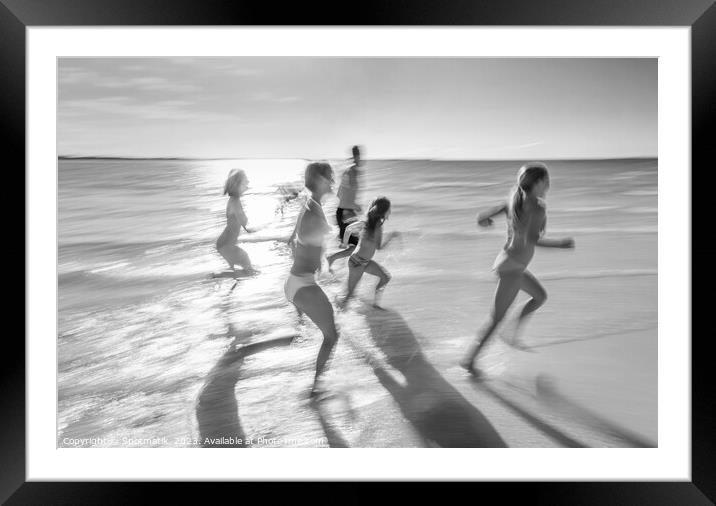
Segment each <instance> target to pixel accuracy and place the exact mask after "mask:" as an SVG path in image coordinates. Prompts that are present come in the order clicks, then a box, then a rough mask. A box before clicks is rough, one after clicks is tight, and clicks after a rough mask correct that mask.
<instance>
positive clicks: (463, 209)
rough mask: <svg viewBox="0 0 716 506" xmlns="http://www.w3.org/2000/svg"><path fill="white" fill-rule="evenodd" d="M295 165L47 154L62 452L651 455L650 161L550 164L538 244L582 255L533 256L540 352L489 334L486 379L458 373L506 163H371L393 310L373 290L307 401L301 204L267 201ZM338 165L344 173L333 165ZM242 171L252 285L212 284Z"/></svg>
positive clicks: (330, 291) (494, 240)
mask: <svg viewBox="0 0 716 506" xmlns="http://www.w3.org/2000/svg"><path fill="white" fill-rule="evenodd" d="M305 164H306V162H305V161H304V160H129V159H117V160H109V159H104V160H103V159H77V160H72V159H61V160H59V166H58V301H57V304H58V320H57V326H58V335H57V339H58V357H57V358H58V362H57V380H58V392H57V394H58V406H57V446H58V447H74V446H84V447H87V446H104V447H130V446H131V447H192V446H242V447H266V446H279V447H324V446H352V447H423V446H502V445H503V444H504V445H505V446H511V447H552V446H589V447H625V446H655V445H656V444H657V322H658V318H657V266H658V254H657V224H658V221H657V196H658V192H657V160H656V159H629V160H589V161H551V162H550V161H547V164H548V166H549V169H550V175H551V188H550V191H549V193H548V195H547V214H548V221H547V232H546V234H547V236H551V237H564V236H571V237H573V238H574V239H575V243H576V247H575V249H574V250H563V249H548V248H538V249H537V251H536V253H535V257H534V260H533V261H532V264H531V265H530V270H531V272H533V273H534V274H535V275H536V276H537V278H538V279H539V280H540V281H541V282H542V283H543V285H544V287H545V288H546V290H547V293H548V300H547V302H546V304H545V305H544V306H543V307H542V308H540V309H539V310H538V311H537V312H536V313H535V314H534V316H533V317H532V319H531V320H530V321H529V323H528V324H527V328H526V330H525V334H524V339H525V343H526V344H528V345H530V346H532V352H522V351H518V350H515V349H512V348H510V347H508V346H506V345H505V344H504V343H503V342H502V341H501V340H500V339H499V338H498V337H497V336H496V337H495V338H494V339H493V341H492V342H491V343H490V345H488V347H487V348H486V350H485V355H484V356H482V357H481V358H480V359H479V362H478V365H479V366H480V367H481V368H483V369H484V370H485V371H486V379H485V380H484V381H482V382H480V383H479V384H476V383H474V382H471V381H470V380H469V379H468V378H466V377H465V375H464V374H462V372H461V370H460V369H459V367H457V365H456V364H457V361H458V360H459V359H460V357H461V356H462V354H463V353H464V349H465V347H466V346H467V345H468V343H469V342H470V340H471V339H473V338H474V335H475V332H476V330H477V329H478V328H479V327H480V326H481V325H482V324H483V323H484V321H485V320H486V318H487V316H488V314H489V311H490V305H491V302H492V296H493V293H494V289H495V284H496V283H495V278H494V276H493V274H492V272H491V266H492V262H493V260H494V258H495V256H496V254H497V253H498V251H499V249H500V248H501V247H502V244H503V242H504V240H505V234H506V224H505V220H504V218H502V217H498V218H496V219H495V225H494V226H493V227H492V228H490V229H485V228H478V227H477V226H476V224H475V215H476V212H477V211H478V210H480V209H482V208H485V207H489V206H492V205H494V204H496V203H498V202H500V201H502V200H504V199H505V198H506V196H507V194H508V192H509V190H510V188H511V186H512V184H513V183H514V179H515V176H516V172H517V169H518V168H519V165H520V162H513V161H495V162H489V161H433V160H369V161H367V162H366V164H365V167H364V177H363V187H362V189H361V192H360V194H359V200H360V202H361V204H362V205H363V208H364V209H367V208H368V204H369V202H370V201H371V200H372V199H374V198H375V197H378V196H386V197H388V198H389V199H390V200H391V202H392V214H391V216H390V218H389V220H388V221H387V222H386V225H385V230H386V232H387V231H390V230H398V231H401V232H402V240H396V241H394V242H393V243H391V244H390V245H389V246H388V247H387V248H386V249H384V250H381V251H379V252H378V253H377V254H376V257H375V260H376V261H378V262H379V263H380V264H382V265H383V266H384V267H385V268H386V269H387V270H388V271H389V272H390V273H391V274H392V281H391V282H390V284H389V285H388V287H387V288H386V290H385V295H384V298H383V304H384V306H385V308H386V310H385V311H382V312H381V311H379V310H376V309H373V308H372V307H371V306H370V302H371V299H372V291H373V287H374V286H375V283H376V281H377V280H376V278H373V277H371V276H370V275H365V276H364V277H363V279H362V280H361V282H360V284H359V286H358V289H357V292H356V294H357V297H356V300H355V301H353V302H352V303H351V304H350V305H349V306H348V307H347V309H346V310H344V311H342V312H337V313H336V322H337V325H338V327H339V331H340V338H339V343H338V345H337V347H336V349H335V351H334V355H333V358H332V360H331V361H330V362H329V370H328V372H327V375H326V380H327V385H328V387H329V390H330V391H331V392H332V394H331V395H329V396H328V397H327V399H326V400H325V402H322V403H320V405H319V406H316V405H314V404H311V403H309V402H308V400H307V399H306V398H305V393H306V392H307V390H308V389H309V387H310V385H311V383H312V380H313V371H314V365H315V358H316V354H317V350H318V347H319V346H320V342H321V335H320V332H319V331H318V329H317V328H316V327H315V326H314V325H313V324H311V323H310V322H306V321H303V322H300V321H299V320H298V318H297V315H296V312H295V310H294V309H293V307H292V306H291V305H290V304H289V303H288V302H287V301H286V300H285V297H284V293H283V283H284V281H285V279H286V277H287V275H288V271H289V268H290V265H291V255H290V251H289V249H288V248H287V247H286V245H285V241H286V239H287V238H288V236H289V234H290V233H291V231H292V230H293V227H294V224H295V221H296V216H297V212H298V209H299V207H300V202H301V200H302V198H303V197H302V196H300V197H299V198H298V199H296V200H293V201H290V202H288V203H285V204H282V200H281V193H280V192H279V186H280V185H287V184H288V185H300V183H301V181H302V176H303V170H304V168H305ZM333 166H334V168H335V169H336V172H337V174H336V180H339V177H340V173H341V171H342V170H344V169H345V167H346V166H347V165H346V162H345V161H334V162H333ZM234 167H240V168H243V169H244V170H245V171H246V173H247V175H248V178H249V183H250V186H249V189H248V191H247V193H246V194H245V195H244V196H243V198H242V201H243V203H244V208H245V211H246V214H247V216H248V219H249V227H250V228H255V229H257V230H256V231H255V232H254V233H251V234H247V233H246V232H244V233H242V235H241V236H240V237H239V245H240V246H241V247H242V248H244V249H245V250H246V251H247V252H248V254H249V256H250V258H251V260H252V263H253V264H254V266H255V267H256V268H257V269H258V270H259V271H260V273H259V274H258V275H256V276H253V277H247V278H242V279H239V280H238V281H236V282H235V281H234V280H233V279H226V278H212V276H211V275H212V273H217V272H221V271H224V270H225V269H226V264H225V262H224V261H223V259H222V258H221V257H220V255H219V254H218V253H217V252H216V250H215V249H214V242H215V240H216V238H217V237H218V236H219V234H220V233H221V231H222V229H223V227H224V224H225V215H224V213H225V206H226V198H225V197H224V196H223V195H222V190H223V184H224V180H225V178H226V175H227V173H228V172H229V170H230V169H231V168H234ZM336 204H337V199H336V198H335V196H334V195H329V196H327V197H326V199H325V201H324V209H325V213H326V216H327V217H328V219H329V223H331V224H332V225H333V226H334V232H335V233H333V234H332V235H330V236H328V237H327V238H326V251H327V253H331V252H333V251H336V250H337V249H338V239H337V227H335V208H336ZM346 277H347V267H346V260H345V259H342V260H339V261H338V262H337V263H336V264H335V266H334V273H333V274H331V273H329V272H327V271H325V270H324V271H323V272H322V273H321V274H320V275H319V277H318V280H319V284H320V285H321V286H322V287H323V288H324V291H325V292H326V293H327V295H328V296H329V299H330V300H333V298H334V297H335V296H336V295H337V294H339V293H341V292H342V291H343V290H344V289H345V283H346ZM525 298H526V297H525V295H524V294H521V295H520V297H519V298H518V301H517V304H515V305H514V307H513V309H516V308H518V307H519V305H520V304H521V303H522V302H523V301H524V300H525ZM290 337H293V341H292V342H291V343H290V344H288V341H287V340H288V339H289V338H290ZM273 338H279V339H278V340H277V341H273V342H269V343H268V344H267V345H266V346H264V347H263V348H261V349H260V350H259V351H257V352H256V353H255V354H247V355H246V356H241V353H240V351H237V350H241V349H242V346H245V345H250V344H252V343H260V342H265V341H270V340H271V339H273ZM280 338H285V339H284V340H280ZM272 344H275V346H273V345H272ZM446 399H447V401H446ZM448 401H449V402H448ZM446 403H447V404H446ZM466 417H467V418H466ZM465 420H472V421H473V422H465ZM476 420H479V421H480V422H479V423H478V422H477V421H476ZM458 421H459V423H458ZM466 424H467V425H466ZM436 427H437V429H436ZM438 429H439V430H438Z"/></svg>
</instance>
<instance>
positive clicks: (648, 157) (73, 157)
mask: <svg viewBox="0 0 716 506" xmlns="http://www.w3.org/2000/svg"><path fill="white" fill-rule="evenodd" d="M658 158H659V157H658V156H652V155H635V156H599V157H542V158H540V157H530V158H442V157H402V158H401V157H398V158H395V157H388V158H364V159H363V160H364V161H393V160H404V161H425V160H428V161H440V162H513V161H520V160H535V161H536V160H550V161H581V160H583V161H587V160H653V159H657V160H658ZM57 159H58V160H211V161H215V160H305V161H311V160H349V159H350V157H337V158H305V157H287V156H283V157H189V156H105V155H58V156H57Z"/></svg>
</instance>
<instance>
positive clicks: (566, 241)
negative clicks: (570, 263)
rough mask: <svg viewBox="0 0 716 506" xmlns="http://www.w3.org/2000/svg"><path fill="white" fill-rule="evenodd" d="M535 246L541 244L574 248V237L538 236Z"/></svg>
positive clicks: (544, 246) (543, 245) (549, 246)
mask: <svg viewBox="0 0 716 506" xmlns="http://www.w3.org/2000/svg"><path fill="white" fill-rule="evenodd" d="M537 246H542V247H543V248H574V239H572V238H571V237H565V238H563V239H550V238H547V237H540V238H539V239H538V240H537Z"/></svg>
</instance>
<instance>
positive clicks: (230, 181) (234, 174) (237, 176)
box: [224, 169, 246, 197]
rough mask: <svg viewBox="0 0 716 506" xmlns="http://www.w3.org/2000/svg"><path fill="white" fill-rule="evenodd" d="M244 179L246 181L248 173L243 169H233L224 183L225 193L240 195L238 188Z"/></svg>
mask: <svg viewBox="0 0 716 506" xmlns="http://www.w3.org/2000/svg"><path fill="white" fill-rule="evenodd" d="M243 181H246V173H245V172H244V171H243V169H231V171H230V172H229V176H228V177H227V178H226V183H224V195H227V194H228V195H230V196H232V197H238V196H239V194H238V193H237V192H236V190H237V189H238V188H239V185H240V184H241V183H242V182H243Z"/></svg>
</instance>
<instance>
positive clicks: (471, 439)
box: [365, 309, 507, 448]
mask: <svg viewBox="0 0 716 506" xmlns="http://www.w3.org/2000/svg"><path fill="white" fill-rule="evenodd" d="M365 315H366V318H367V320H368V323H369V326H370V330H371V335H372V338H373V341H374V343H375V344H376V345H377V346H378V348H379V349H380V350H381V351H382V352H383V353H384V354H385V356H386V357H387V361H388V364H389V365H390V366H391V367H393V368H395V369H397V370H398V371H400V373H401V374H402V375H403V377H404V378H405V380H406V384H405V385H403V384H401V383H400V382H398V381H396V380H395V379H394V378H393V376H392V375H391V374H390V372H389V371H387V370H386V369H385V368H384V367H382V366H381V365H380V364H379V363H376V362H377V361H375V360H370V361H369V362H370V365H371V366H372V367H373V370H374V371H375V374H376V376H377V377H378V379H379V380H380V382H381V383H382V384H383V386H384V387H385V388H386V389H387V390H388V391H389V392H390V394H391V395H392V396H393V397H394V398H395V400H396V401H397V402H398V404H399V406H400V409H401V411H402V412H403V414H404V415H405V417H406V418H407V419H408V420H409V421H410V422H411V423H412V424H413V426H414V427H415V428H416V429H417V431H418V432H419V433H420V434H421V435H422V437H423V438H424V439H425V440H426V442H427V443H428V444H429V445H431V446H440V447H446V448H504V447H507V444H506V443H505V441H504V440H503V439H502V437H501V436H500V435H499V434H498V432H497V431H496V430H495V428H494V427H493V426H492V424H491V423H490V422H489V420H488V419H487V418H486V417H485V416H484V415H483V414H482V413H480V411H478V410H477V409H476V408H475V406H473V405H472V404H471V403H470V402H469V401H468V400H467V399H465V398H464V397H463V396H462V395H461V394H460V393H459V392H458V391H457V390H456V389H455V388H454V387H453V386H452V385H451V384H450V383H449V382H448V381H447V380H445V378H443V377H442V376H441V375H440V373H439V372H438V371H437V370H436V369H435V367H433V365H432V364H430V362H428V361H427V360H426V359H425V356H424V355H423V353H422V351H421V348H420V345H419V344H418V341H417V339H416V338H415V335H414V334H413V332H412V330H411V329H410V327H408V325H407V323H406V322H405V320H404V319H403V318H402V317H401V316H400V315H399V314H398V313H396V312H395V311H392V310H390V309H382V310H379V309H367V310H366V312H365Z"/></svg>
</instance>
